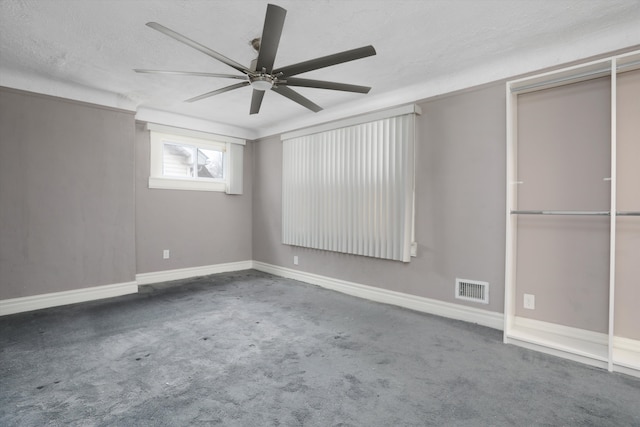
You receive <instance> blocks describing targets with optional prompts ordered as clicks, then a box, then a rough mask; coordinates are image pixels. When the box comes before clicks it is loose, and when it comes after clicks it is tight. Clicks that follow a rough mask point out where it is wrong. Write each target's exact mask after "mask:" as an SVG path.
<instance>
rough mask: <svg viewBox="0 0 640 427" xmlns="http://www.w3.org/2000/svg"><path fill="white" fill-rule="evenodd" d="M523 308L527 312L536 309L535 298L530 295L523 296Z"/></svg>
mask: <svg viewBox="0 0 640 427" xmlns="http://www.w3.org/2000/svg"><path fill="white" fill-rule="evenodd" d="M524 308H526V309H527V310H535V309H536V296H535V295H531V294H524Z"/></svg>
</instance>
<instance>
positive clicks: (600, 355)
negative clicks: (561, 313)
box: [506, 317, 640, 377]
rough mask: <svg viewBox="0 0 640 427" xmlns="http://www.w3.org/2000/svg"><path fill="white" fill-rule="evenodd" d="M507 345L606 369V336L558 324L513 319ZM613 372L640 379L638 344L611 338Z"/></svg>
mask: <svg viewBox="0 0 640 427" xmlns="http://www.w3.org/2000/svg"><path fill="white" fill-rule="evenodd" d="M513 325H514V326H513V330H511V331H509V332H508V333H507V339H506V342H507V343H509V344H515V345H518V346H520V347H525V348H528V349H531V350H536V351H540V352H542V353H547V354H552V355H554V356H559V357H563V358H565V359H570V360H574V361H576V362H581V363H586V364H588V365H592V366H597V367H600V368H603V369H608V368H609V365H608V358H609V356H608V346H609V335H608V334H605V333H602V332H594V331H588V330H585V329H580V328H574V327H570V326H565V325H559V324H557V323H550V322H544V321H540V320H535V319H528V318H524V317H515V318H514V322H513ZM612 361H613V363H612V365H613V367H612V369H613V370H614V371H617V372H623V373H625V374H627V375H633V376H636V377H640V340H635V339H631V338H625V337H618V336H614V337H613V358H612Z"/></svg>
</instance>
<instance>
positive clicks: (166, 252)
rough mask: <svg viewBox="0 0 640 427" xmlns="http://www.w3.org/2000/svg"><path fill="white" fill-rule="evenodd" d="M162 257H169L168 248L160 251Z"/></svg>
mask: <svg viewBox="0 0 640 427" xmlns="http://www.w3.org/2000/svg"><path fill="white" fill-rule="evenodd" d="M162 259H169V249H165V250H163V251H162Z"/></svg>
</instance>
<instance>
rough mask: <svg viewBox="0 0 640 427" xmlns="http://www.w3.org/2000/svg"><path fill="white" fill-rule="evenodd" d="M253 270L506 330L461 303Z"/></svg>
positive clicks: (275, 269) (490, 315)
mask: <svg viewBox="0 0 640 427" xmlns="http://www.w3.org/2000/svg"><path fill="white" fill-rule="evenodd" d="M253 268H254V269H256V270H259V271H263V272H265V273H270V274H273V275H276V276H280V277H286V278H289V279H295V280H299V281H301V282H305V283H310V284H312V285H317V286H320V287H322V288H326V289H332V290H334V291H338V292H342V293H344V294H348V295H352V296H356V297H359V298H364V299H368V300H371V301H376V302H381V303H385V304H391V305H396V306H399V307H404V308H409V309H411V310H416V311H420V312H423V313H429V314H435V315H437V316H442V317H448V318H450V319H456V320H463V321H465V322H470V323H477V324H479V325H482V326H487V327H489V328H493V329H500V330H502V328H503V326H504V325H503V323H504V319H503V315H502V313H496V312H493V311H487V310H479V309H477V308H473V307H467V306H464V305H459V304H452V303H448V302H444V301H438V300H434V299H430V298H425V297H420V296H416V295H410V294H405V293H402V292H396V291H390V290H387V289H382V288H377V287H374V286H368V285H362V284H360V283H354V282H347V281H345V280H339V279H333V278H331V277H327V276H320V275H318V274H313V273H307V272H304V271H299V270H293V269H290V268H286V267H280V266H277V265H272V264H267V263H263V262H260V261H254V262H253Z"/></svg>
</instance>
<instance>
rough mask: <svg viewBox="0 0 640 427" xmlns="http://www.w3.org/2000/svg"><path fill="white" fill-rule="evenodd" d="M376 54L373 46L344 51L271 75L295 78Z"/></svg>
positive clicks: (280, 69) (286, 68) (295, 65)
mask: <svg viewBox="0 0 640 427" xmlns="http://www.w3.org/2000/svg"><path fill="white" fill-rule="evenodd" d="M375 54H376V50H375V49H374V48H373V46H371V45H369V46H365V47H359V48H357V49H351V50H345V51H344V52H340V53H334V54H333V55H327V56H323V57H321V58H316V59H311V60H309V61H304V62H299V63H297V64H293V65H287V66H286V67H282V68H278V69H276V70H273V74H274V75H276V74H279V73H282V75H283V76H285V77H289V76H295V75H296V74H301V73H306V72H307V71H313V70H317V69H319V68H324V67H329V66H331V65H336V64H342V63H343V62H349V61H354V60H356V59H360V58H366V57H367V56H372V55H375Z"/></svg>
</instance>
